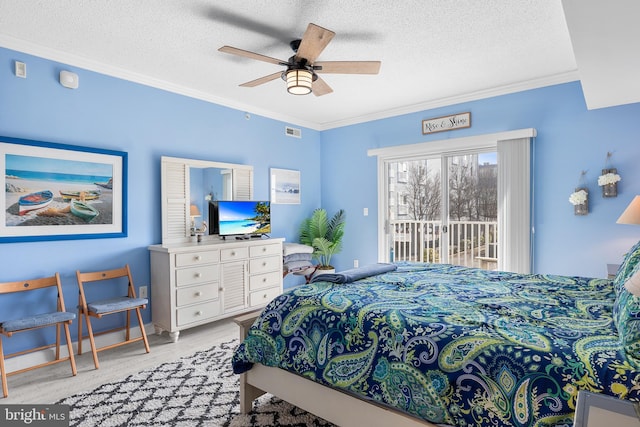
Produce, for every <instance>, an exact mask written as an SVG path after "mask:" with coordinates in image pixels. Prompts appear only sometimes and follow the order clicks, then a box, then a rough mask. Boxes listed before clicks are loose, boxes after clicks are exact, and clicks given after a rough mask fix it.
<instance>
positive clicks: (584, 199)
mask: <svg viewBox="0 0 640 427" xmlns="http://www.w3.org/2000/svg"><path fill="white" fill-rule="evenodd" d="M586 174H587V172H586V171H582V172H581V173H580V180H579V182H578V187H577V188H576V189H575V191H574V192H573V193H571V196H569V203H571V204H572V205H573V214H574V215H587V214H588V213H589V189H587V187H585V186H584V176H585V175H586Z"/></svg>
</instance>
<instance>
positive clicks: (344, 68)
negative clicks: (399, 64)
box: [313, 61, 381, 74]
mask: <svg viewBox="0 0 640 427" xmlns="http://www.w3.org/2000/svg"><path fill="white" fill-rule="evenodd" d="M380 64H381V63H380V61H318V62H316V63H314V64H313V65H314V67H316V66H321V67H322V69H321V70H315V72H316V73H325V74H378V73H379V72H380Z"/></svg>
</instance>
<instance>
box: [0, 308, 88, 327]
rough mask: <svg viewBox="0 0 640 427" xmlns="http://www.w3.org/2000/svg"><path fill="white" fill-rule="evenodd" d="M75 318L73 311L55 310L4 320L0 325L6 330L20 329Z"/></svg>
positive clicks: (53, 323)
mask: <svg viewBox="0 0 640 427" xmlns="http://www.w3.org/2000/svg"><path fill="white" fill-rule="evenodd" d="M75 318H76V315H75V314H74V313H68V312H66V311H55V312H53V313H43V314H36V315H33V316H29V317H23V318H22V319H15V320H6V321H4V322H1V323H0V327H2V329H4V330H5V331H7V332H15V331H20V330H22V329H30V328H37V327H40V326H49V325H55V324H56V323H60V322H66V321H69V320H73V319H75Z"/></svg>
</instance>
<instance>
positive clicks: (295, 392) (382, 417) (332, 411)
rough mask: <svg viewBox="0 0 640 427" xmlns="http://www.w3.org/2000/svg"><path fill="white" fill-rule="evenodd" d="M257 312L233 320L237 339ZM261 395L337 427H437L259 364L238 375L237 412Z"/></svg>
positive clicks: (248, 410) (243, 411)
mask: <svg viewBox="0 0 640 427" xmlns="http://www.w3.org/2000/svg"><path fill="white" fill-rule="evenodd" d="M259 313H260V312H259V311H254V312H252V313H247V314H245V315H242V316H238V317H236V318H234V321H235V322H236V323H237V324H238V326H240V339H241V340H243V339H244V338H245V337H246V336H247V331H248V329H249V327H250V326H251V325H252V324H253V322H254V320H255V319H256V317H258V314H259ZM265 393H271V394H273V395H274V396H277V397H279V398H280V399H282V400H284V401H286V402H289V403H291V404H292V405H295V406H297V407H298V408H300V409H303V410H305V411H307V412H310V413H312V414H314V415H316V416H318V417H321V418H324V419H325V420H327V421H329V422H331V423H333V424H336V425H338V426H341V427H351V426H353V427H361V426H367V427H378V426H379V427H389V426H394V427H437V426H436V425H435V424H432V423H429V422H427V421H423V420H420V419H418V418H414V417H412V416H410V415H407V414H405V413H402V412H400V411H397V410H394V409H390V408H387V407H384V406H381V405H378V404H376V403H375V402H371V401H367V400H363V399H359V398H357V397H354V396H352V395H350V394H347V393H345V392H343V391H340V390H337V389H333V388H330V387H327V386H324V385H322V384H319V383H316V382H314V381H311V380H308V379H305V378H303V377H301V376H299V375H296V374H292V373H290V372H287V371H285V370H283V369H280V368H273V367H268V366H264V365H261V364H258V363H256V364H254V365H253V367H252V368H251V369H250V370H248V371H247V372H245V373H244V374H241V375H240V412H241V413H242V414H247V413H249V412H251V410H252V408H253V401H254V400H255V399H256V398H258V397H260V396H262V395H263V394H265Z"/></svg>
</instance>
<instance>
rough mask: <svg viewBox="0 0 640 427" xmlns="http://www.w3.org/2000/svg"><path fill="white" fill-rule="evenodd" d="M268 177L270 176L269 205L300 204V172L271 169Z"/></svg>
mask: <svg viewBox="0 0 640 427" xmlns="http://www.w3.org/2000/svg"><path fill="white" fill-rule="evenodd" d="M269 175H270V176H271V203H275V204H288V205H299V204H300V171H297V170H291V169H275V168H271V169H270V171H269Z"/></svg>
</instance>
